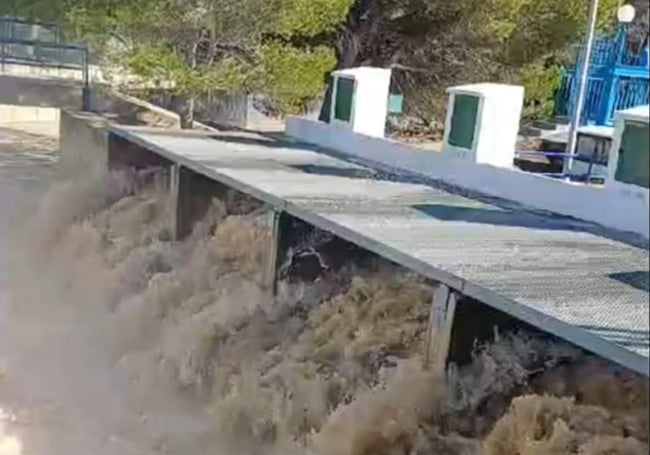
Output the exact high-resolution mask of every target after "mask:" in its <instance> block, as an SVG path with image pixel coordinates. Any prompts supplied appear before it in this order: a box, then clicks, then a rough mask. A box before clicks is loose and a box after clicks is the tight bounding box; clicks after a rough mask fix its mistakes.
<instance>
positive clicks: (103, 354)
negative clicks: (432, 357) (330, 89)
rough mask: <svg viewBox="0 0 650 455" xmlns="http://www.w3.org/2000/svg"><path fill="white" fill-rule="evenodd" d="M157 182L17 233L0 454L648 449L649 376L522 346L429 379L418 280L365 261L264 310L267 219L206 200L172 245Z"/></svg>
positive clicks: (70, 196) (123, 186) (426, 298)
mask: <svg viewBox="0 0 650 455" xmlns="http://www.w3.org/2000/svg"><path fill="white" fill-rule="evenodd" d="M163 180H164V179H159V178H158V176H156V175H149V176H142V175H140V176H138V175H134V174H128V173H122V174H113V175H111V176H109V177H108V178H106V179H101V180H97V179H87V180H85V181H84V180H83V179H82V180H77V181H75V182H66V183H59V184H57V185H56V186H54V187H53V188H52V189H51V190H50V191H49V192H48V193H47V195H46V196H45V197H44V198H43V200H42V201H41V204H40V208H39V209H38V211H37V212H36V215H35V216H33V217H32V218H31V220H30V222H29V223H27V224H25V225H24V226H23V227H24V229H22V230H21V235H20V238H21V239H22V241H23V243H22V244H21V245H22V247H21V248H20V251H21V254H19V255H18V256H16V258H17V259H15V261H14V262H13V263H12V272H11V279H10V280H8V279H5V281H7V284H5V296H4V300H0V304H2V305H4V310H3V312H0V322H1V323H2V324H3V325H2V326H0V329H2V330H3V332H2V335H0V341H1V342H3V343H6V344H7V345H9V348H8V349H1V350H0V356H1V355H3V354H5V355H7V354H6V353H7V352H11V355H10V356H8V357H9V359H10V361H9V362H8V364H5V365H3V364H2V363H0V407H2V406H8V407H7V408H6V409H5V411H4V417H3V415H0V438H2V429H1V427H2V426H4V428H5V432H6V434H7V435H11V436H12V438H14V439H11V440H10V439H8V438H7V437H6V438H5V440H6V441H9V440H10V441H13V442H9V443H5V444H10V443H11V444H14V445H15V444H16V443H17V442H16V441H21V444H22V445H23V446H24V455H32V454H37V455H40V454H63V453H65V454H88V453H97V454H107V455H108V454H111V455H112V454H116V455H117V454H129V453H132V454H181V455H184V454H188V455H190V454H214V455H292V454H305V455H425V454H426V455H434V454H435V455H447V454H448V455H461V454H462V455H465V454H467V455H474V454H477V455H478V454H485V455H542V454H543V455H552V454H580V455H596V454H598V455H600V454H602V455H604V454H608V455H610V454H611V455H613V454H620V455H623V454H624V455H628V454H629V455H633V454H634V455H636V454H646V453H647V452H648V427H649V424H648V384H647V382H646V381H645V380H643V379H641V378H639V377H636V376H634V375H632V374H631V373H629V372H626V371H624V370H622V369H620V368H616V367H613V366H611V365H608V364H605V363H604V362H602V361H600V360H598V359H595V358H592V357H589V356H587V355H585V354H583V353H582V352H580V351H578V350H576V349H574V348H571V347H570V346H567V345H564V344H562V343H559V342H553V341H550V340H547V339H541V338H538V337H536V336H533V335H531V334H527V333H524V332H519V333H516V334H501V335H498V334H497V335H495V340H494V341H493V342H492V343H490V344H488V345H485V346H482V347H479V348H477V351H476V352H475V354H474V357H473V361H472V362H471V364H469V365H467V366H464V367H462V368H454V369H452V370H451V371H450V374H449V376H448V377H446V378H439V377H434V376H433V375H432V374H431V373H430V372H429V371H427V370H425V369H423V368H422V353H423V346H424V338H425V332H426V323H427V319H428V307H429V302H430V292H431V291H430V288H429V287H428V286H427V284H426V283H425V282H423V281H422V280H421V279H420V278H419V277H417V276H413V275H412V274H410V273H408V272H405V271H403V270H400V269H397V268H395V267H394V266H391V265H388V264H384V263H381V262H380V261H377V262H376V263H373V264H371V265H369V266H367V267H363V268H359V267H354V266H346V267H343V268H342V269H340V270H337V271H334V272H332V273H330V274H328V275H327V277H325V278H322V279H320V280H318V281H316V282H313V283H298V282H293V281H292V282H291V283H289V282H284V283H281V285H280V287H279V293H278V297H276V298H270V296H269V293H268V292H267V291H266V290H264V289H263V287H262V265H263V264H264V260H265V257H266V245H267V235H268V233H267V231H266V228H265V217H264V215H263V214H261V213H260V211H259V210H252V211H250V213H248V214H246V213H244V214H241V213H242V212H246V210H241V208H239V209H236V208H234V207H232V206H231V205H230V204H226V203H223V202H220V201H215V202H214V203H213V206H212V208H211V209H210V210H209V213H208V215H207V216H206V219H205V220H204V221H203V222H201V223H199V224H198V225H197V227H196V229H195V231H194V232H193V234H192V235H191V236H190V238H188V239H187V240H185V241H183V242H175V241H173V240H172V236H171V232H170V224H169V220H170V219H171V216H170V214H171V210H172V208H173V207H172V205H171V201H169V200H168V198H167V191H166V189H165V186H164V182H163ZM234 213H238V214H237V215H235V214H234ZM18 258H19V259H18ZM9 281H10V284H9ZM3 302H4V303H3ZM12 321H28V322H27V327H25V326H19V327H12ZM0 361H2V357H0ZM28 449H29V450H28ZM2 450H3V449H2V442H0V454H1V455H5V453H3V451H2ZM6 450H9V449H6ZM14 450H15V447H14ZM7 453H11V452H7ZM12 455H13V454H12Z"/></svg>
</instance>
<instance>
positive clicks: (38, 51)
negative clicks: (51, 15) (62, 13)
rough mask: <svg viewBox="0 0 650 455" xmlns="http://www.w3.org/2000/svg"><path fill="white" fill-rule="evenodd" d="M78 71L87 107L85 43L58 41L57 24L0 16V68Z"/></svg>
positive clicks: (84, 103) (4, 70)
mask: <svg viewBox="0 0 650 455" xmlns="http://www.w3.org/2000/svg"><path fill="white" fill-rule="evenodd" d="M12 65H13V66H18V67H38V68H52V69H59V70H71V71H78V72H79V73H80V74H81V79H82V81H83V95H82V96H83V107H84V109H85V110H87V109H88V108H89V106H90V74H89V62H88V46H86V45H84V44H71V43H65V42H62V41H61V34H60V31H59V29H58V28H57V27H55V26H51V25H48V24H43V23H39V22H29V21H25V20H22V19H16V18H9V17H0V71H1V72H2V73H5V72H6V71H7V67H9V66H12Z"/></svg>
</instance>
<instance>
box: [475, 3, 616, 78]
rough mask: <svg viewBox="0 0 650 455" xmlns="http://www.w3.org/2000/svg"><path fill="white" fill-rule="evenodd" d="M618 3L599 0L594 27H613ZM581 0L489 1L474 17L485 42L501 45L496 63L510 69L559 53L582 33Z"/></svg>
mask: <svg viewBox="0 0 650 455" xmlns="http://www.w3.org/2000/svg"><path fill="white" fill-rule="evenodd" d="M620 3H621V2H620V0H601V1H600V6H599V9H598V13H599V21H598V28H599V30H600V31H601V32H603V31H608V30H610V29H611V27H612V26H613V24H614V18H615V17H616V10H617V8H618V6H619V4H620ZM588 5H589V2H588V1H585V0H491V1H489V2H487V3H486V6H485V7H484V8H483V11H482V12H481V14H479V15H478V16H477V19H480V23H481V24H482V31H483V35H484V36H485V38H486V39H488V40H490V41H492V42H495V43H496V44H499V45H501V52H499V53H498V54H500V57H499V58H500V60H501V61H502V62H504V63H506V64H508V65H510V66H513V65H514V66H522V65H527V64H530V63H533V62H535V61H536V60H538V59H539V58H541V57H543V56H547V55H549V54H551V53H553V52H559V51H563V50H564V49H565V48H566V46H567V45H568V44H570V43H574V42H576V41H577V40H578V39H579V38H580V37H581V36H582V35H583V34H584V32H585V27H586V22H587V13H588Z"/></svg>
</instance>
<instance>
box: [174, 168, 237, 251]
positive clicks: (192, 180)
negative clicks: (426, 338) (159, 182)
mask: <svg viewBox="0 0 650 455" xmlns="http://www.w3.org/2000/svg"><path fill="white" fill-rule="evenodd" d="M169 169H170V173H169V189H170V193H171V196H172V200H173V201H174V210H173V213H174V220H173V221H172V223H173V224H172V233H173V236H174V239H175V240H182V239H184V238H186V237H187V236H188V235H190V234H191V233H192V230H193V229H194V224H195V223H196V222H197V221H199V220H201V219H202V218H203V217H204V216H205V215H206V213H207V212H208V209H209V208H210V205H211V204H212V201H213V199H215V198H216V199H221V200H226V198H227V193H228V187H226V186H225V185H222V184H220V183H219V182H216V181H214V180H210V179H208V178H207V177H204V176H202V175H200V174H197V173H196V172H194V171H192V170H190V169H187V168H186V167H184V166H181V165H179V164H177V163H173V164H171V165H170V167H169Z"/></svg>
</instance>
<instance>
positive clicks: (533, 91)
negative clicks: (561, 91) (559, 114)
mask: <svg viewBox="0 0 650 455" xmlns="http://www.w3.org/2000/svg"><path fill="white" fill-rule="evenodd" d="M561 81H562V69H561V67H560V66H559V65H557V64H544V63H532V64H529V65H526V66H525V67H524V68H523V69H522V72H521V83H522V84H523V86H524V87H525V88H526V98H525V101H524V111H523V117H524V118H525V119H529V120H538V119H548V118H551V117H552V116H553V108H554V107H555V94H556V91H557V89H558V88H559V87H560V82H561Z"/></svg>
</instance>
